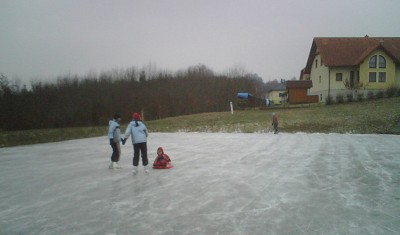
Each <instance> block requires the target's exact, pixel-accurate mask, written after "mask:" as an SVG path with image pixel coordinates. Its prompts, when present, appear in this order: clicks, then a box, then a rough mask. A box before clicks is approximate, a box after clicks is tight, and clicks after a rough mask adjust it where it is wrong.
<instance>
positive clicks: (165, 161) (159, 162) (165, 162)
mask: <svg viewBox="0 0 400 235" xmlns="http://www.w3.org/2000/svg"><path fill="white" fill-rule="evenodd" d="M171 167H172V165H171V159H170V158H169V156H168V155H167V154H165V153H164V149H163V148H162V147H159V148H158V149H157V157H156V159H155V160H154V163H153V168H156V169H168V168H171Z"/></svg>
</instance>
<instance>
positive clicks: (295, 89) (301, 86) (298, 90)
mask: <svg viewBox="0 0 400 235" xmlns="http://www.w3.org/2000/svg"><path fill="white" fill-rule="evenodd" d="M312 86H313V85H312V81H311V80H291V81H286V88H287V91H288V102H289V104H309V103H318V99H319V97H318V95H308V90H309V89H310V88H311V87H312Z"/></svg>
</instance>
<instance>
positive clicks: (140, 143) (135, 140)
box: [122, 113, 149, 175]
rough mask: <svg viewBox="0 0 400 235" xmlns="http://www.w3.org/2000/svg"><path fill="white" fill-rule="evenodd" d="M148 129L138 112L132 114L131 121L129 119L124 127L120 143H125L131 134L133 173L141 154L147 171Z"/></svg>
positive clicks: (135, 171) (135, 172)
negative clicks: (122, 138) (123, 136)
mask: <svg viewBox="0 0 400 235" xmlns="http://www.w3.org/2000/svg"><path fill="white" fill-rule="evenodd" d="M148 135H149V134H148V131H147V127H146V125H145V124H144V123H143V122H142V118H141V117H140V114H139V113H134V114H133V121H131V122H130V123H129V125H128V127H127V128H126V131H125V138H124V140H123V141H122V144H125V141H126V140H127V139H128V138H129V136H132V145H133V171H132V173H133V174H134V175H136V174H137V172H138V165H139V155H140V153H141V155H142V162H143V167H144V171H145V172H146V173H149V168H148V164H149V160H148V158H147V136H148Z"/></svg>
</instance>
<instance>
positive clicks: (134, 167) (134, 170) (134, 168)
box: [132, 166, 138, 175]
mask: <svg viewBox="0 0 400 235" xmlns="http://www.w3.org/2000/svg"><path fill="white" fill-rule="evenodd" d="M137 172H138V167H137V166H133V170H132V173H133V174H134V175H136V174H137Z"/></svg>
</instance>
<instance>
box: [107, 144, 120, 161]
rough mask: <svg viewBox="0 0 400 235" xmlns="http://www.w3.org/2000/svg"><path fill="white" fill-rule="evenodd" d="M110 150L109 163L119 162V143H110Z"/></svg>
mask: <svg viewBox="0 0 400 235" xmlns="http://www.w3.org/2000/svg"><path fill="white" fill-rule="evenodd" d="M110 145H111V148H112V151H113V152H112V154H111V161H112V162H118V161H119V156H120V155H121V152H120V148H119V146H118V145H119V143H115V142H111V143H110Z"/></svg>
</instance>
